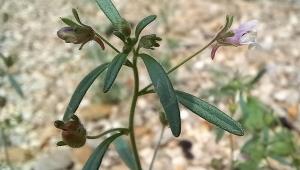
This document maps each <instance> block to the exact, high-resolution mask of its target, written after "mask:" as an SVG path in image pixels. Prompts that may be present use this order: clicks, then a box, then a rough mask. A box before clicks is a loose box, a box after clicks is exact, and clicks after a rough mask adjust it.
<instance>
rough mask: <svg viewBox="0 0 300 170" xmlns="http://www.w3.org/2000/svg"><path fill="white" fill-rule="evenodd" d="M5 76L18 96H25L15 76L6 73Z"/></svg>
mask: <svg viewBox="0 0 300 170" xmlns="http://www.w3.org/2000/svg"><path fill="white" fill-rule="evenodd" d="M7 76H8V80H9V82H10V84H11V86H12V87H13V88H14V89H15V90H16V92H17V93H18V95H19V96H21V97H22V98H24V97H25V96H24V93H23V90H22V88H21V86H20V84H19V83H18V82H17V80H16V79H15V77H14V76H13V75H11V74H7Z"/></svg>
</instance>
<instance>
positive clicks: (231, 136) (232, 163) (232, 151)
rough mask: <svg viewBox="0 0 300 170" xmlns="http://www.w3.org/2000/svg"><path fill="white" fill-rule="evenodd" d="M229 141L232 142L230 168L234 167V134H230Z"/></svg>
mask: <svg viewBox="0 0 300 170" xmlns="http://www.w3.org/2000/svg"><path fill="white" fill-rule="evenodd" d="M229 143H230V169H234V168H233V165H234V142H233V135H232V134H229Z"/></svg>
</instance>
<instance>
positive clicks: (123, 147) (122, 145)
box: [114, 136, 137, 169]
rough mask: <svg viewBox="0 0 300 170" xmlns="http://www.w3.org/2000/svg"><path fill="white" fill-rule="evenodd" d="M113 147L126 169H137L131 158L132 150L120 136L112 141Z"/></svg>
mask: <svg viewBox="0 0 300 170" xmlns="http://www.w3.org/2000/svg"><path fill="white" fill-rule="evenodd" d="M114 145H115V148H116V150H117V152H118V154H119V156H120V158H121V159H122V160H123V161H124V163H125V164H126V165H127V167H128V168H129V169H137V165H136V161H135V159H134V157H133V153H132V149H131V147H130V146H129V144H128V142H127V140H125V139H124V138H123V137H122V136H120V137H118V138H117V139H116V140H115V141H114Z"/></svg>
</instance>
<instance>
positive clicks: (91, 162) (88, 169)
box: [82, 133, 122, 170]
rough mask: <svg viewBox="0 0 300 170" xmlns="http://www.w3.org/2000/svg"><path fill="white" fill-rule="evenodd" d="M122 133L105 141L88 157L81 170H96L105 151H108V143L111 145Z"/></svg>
mask: <svg viewBox="0 0 300 170" xmlns="http://www.w3.org/2000/svg"><path fill="white" fill-rule="evenodd" d="M121 135H122V133H117V134H114V135H112V136H110V137H109V138H107V139H105V140H104V141H103V142H102V143H101V144H100V145H99V146H98V147H97V148H96V149H95V151H94V152H93V153H92V155H91V156H90V157H89V159H88V160H87V161H86V163H85V165H84V167H83V168H82V170H98V169H99V167H100V165H101V162H102V159H103V157H104V154H105V152H106V150H107V149H108V147H109V145H110V143H112V142H113V141H114V140H115V139H116V138H117V137H119V136H121Z"/></svg>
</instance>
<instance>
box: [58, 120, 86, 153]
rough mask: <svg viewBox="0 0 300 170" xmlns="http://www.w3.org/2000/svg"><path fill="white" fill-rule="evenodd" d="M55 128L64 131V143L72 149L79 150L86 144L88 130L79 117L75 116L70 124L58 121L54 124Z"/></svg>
mask: <svg viewBox="0 0 300 170" xmlns="http://www.w3.org/2000/svg"><path fill="white" fill-rule="evenodd" d="M54 126H55V127H56V128H58V129H61V130H62V134H61V136H62V142H64V143H65V144H66V145H69V146H70V147H72V148H79V147H81V146H83V145H84V144H85V142H86V130H85V128H84V126H83V125H82V124H81V122H80V120H79V119H78V117H77V116H75V115H74V116H73V117H72V119H71V120H70V121H68V122H63V121H60V120H57V121H55V122H54ZM62 142H60V143H62ZM59 146H61V145H59Z"/></svg>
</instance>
